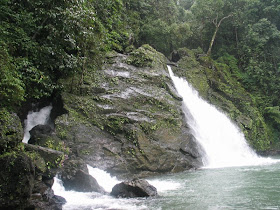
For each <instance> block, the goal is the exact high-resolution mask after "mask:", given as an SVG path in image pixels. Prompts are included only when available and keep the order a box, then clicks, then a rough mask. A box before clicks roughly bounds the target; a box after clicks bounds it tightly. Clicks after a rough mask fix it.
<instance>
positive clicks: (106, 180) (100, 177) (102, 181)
mask: <svg viewBox="0 0 280 210" xmlns="http://www.w3.org/2000/svg"><path fill="white" fill-rule="evenodd" d="M87 167H88V171H89V174H90V175H91V176H92V177H94V178H95V179H96V181H97V182H98V184H99V185H100V186H101V187H103V188H104V190H105V191H106V192H111V191H112V188H113V187H114V186H115V185H116V184H118V183H120V182H121V181H119V180H118V179H117V178H116V177H112V176H111V175H110V174H109V173H107V172H106V171H103V170H101V169H98V168H93V167H91V166H90V165H87Z"/></svg>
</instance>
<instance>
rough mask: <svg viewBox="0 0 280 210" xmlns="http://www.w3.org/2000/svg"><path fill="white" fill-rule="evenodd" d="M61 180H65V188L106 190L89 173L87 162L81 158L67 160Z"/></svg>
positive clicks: (94, 190) (82, 190) (83, 190)
mask: <svg viewBox="0 0 280 210" xmlns="http://www.w3.org/2000/svg"><path fill="white" fill-rule="evenodd" d="M61 180H62V181H63V185H64V187H65V190H75V191H78V192H99V193H104V192H105V190H104V189H103V188H102V187H101V186H100V185H99V184H98V183H97V181H96V179H95V178H94V177H92V176H91V175H90V174H89V173H88V169H87V166H86V164H85V163H84V162H83V161H81V160H69V161H66V162H65V164H64V167H63V171H62V173H61Z"/></svg>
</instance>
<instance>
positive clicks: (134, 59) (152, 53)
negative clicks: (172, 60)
mask: <svg viewBox="0 0 280 210" xmlns="http://www.w3.org/2000/svg"><path fill="white" fill-rule="evenodd" d="M165 61H166V58H165V57H164V55H163V54H161V53H159V52H158V51H156V50H155V49H154V48H152V47H151V46H150V45H148V44H145V45H143V46H141V47H140V48H138V49H136V50H133V51H132V52H131V53H130V54H129V56H128V58H127V60H126V62H127V63H128V64H130V65H134V66H136V67H158V64H159V63H165Z"/></svg>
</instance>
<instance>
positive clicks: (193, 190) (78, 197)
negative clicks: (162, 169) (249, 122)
mask: <svg viewBox="0 0 280 210" xmlns="http://www.w3.org/2000/svg"><path fill="white" fill-rule="evenodd" d="M58 181H59V180H56V184H55V186H54V189H55V193H56V194H58V195H61V196H64V197H65V198H66V200H67V204H66V205H65V206H64V209H280V199H279V198H280V163H275V164H270V165H262V166H246V167H245V166H243V167H227V168H217V169H213V168H212V169H199V170H196V171H192V172H183V173H178V174H170V175H164V176H160V177H155V178H153V179H148V182H150V183H151V184H152V185H154V186H155V187H156V188H157V189H158V193H159V195H160V196H159V197H156V198H148V199H142V198H141V199H116V198H113V197H111V196H109V195H101V194H98V193H78V192H71V191H68V192H67V191H64V189H62V188H61V187H62V186H61V185H59V183H58ZM59 187H60V188H61V189H58V188H59Z"/></svg>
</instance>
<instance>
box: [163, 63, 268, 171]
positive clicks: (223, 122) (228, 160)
mask: <svg viewBox="0 0 280 210" xmlns="http://www.w3.org/2000/svg"><path fill="white" fill-rule="evenodd" d="M168 70H169V74H170V76H171V78H172V81H173V83H174V85H175V88H176V90H177V92H178V93H179V95H181V96H182V98H183V112H184V113H185V115H186V116H187V117H186V118H187V122H188V125H189V126H190V128H191V132H192V133H193V135H194V136H195V138H196V140H197V141H198V142H199V143H200V144H201V145H202V147H203V148H204V150H205V152H206V155H205V157H204V158H203V162H204V165H205V167H213V168H218V167H230V166H244V165H258V164H262V163H270V162H272V161H273V160H272V159H270V158H260V157H258V156H257V155H256V153H255V152H254V151H253V150H252V149H251V148H250V147H249V146H248V144H247V142H246V139H245V137H244V135H243V133H242V132H241V131H240V130H239V129H238V127H237V126H236V125H234V124H233V123H232V122H231V120H230V119H229V118H228V117H227V116H226V115H225V114H224V113H222V112H220V111H218V110H217V109H216V108H215V107H214V106H212V105H210V104H209V103H207V102H206V101H204V100H203V99H202V98H200V97H199V95H198V92H197V91H196V90H195V89H193V88H192V86H191V85H190V84H189V83H188V82H187V81H186V80H184V79H182V78H179V77H176V76H174V74H173V72H172V70H171V67H170V66H168Z"/></svg>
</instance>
